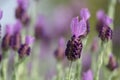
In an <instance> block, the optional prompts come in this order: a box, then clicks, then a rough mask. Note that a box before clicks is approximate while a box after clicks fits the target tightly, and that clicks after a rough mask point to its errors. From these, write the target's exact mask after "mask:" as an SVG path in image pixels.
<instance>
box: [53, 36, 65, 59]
mask: <svg viewBox="0 0 120 80" xmlns="http://www.w3.org/2000/svg"><path fill="white" fill-rule="evenodd" d="M64 47H65V40H64V38H63V37H61V38H60V40H59V44H58V48H57V49H56V51H55V53H54V55H55V58H56V59H57V60H58V61H60V60H63V59H64V57H65V52H64Z"/></svg>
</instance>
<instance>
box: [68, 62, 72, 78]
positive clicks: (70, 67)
mask: <svg viewBox="0 0 120 80" xmlns="http://www.w3.org/2000/svg"><path fill="white" fill-rule="evenodd" d="M71 69H72V61H71V62H70V66H69V73H68V80H71Z"/></svg>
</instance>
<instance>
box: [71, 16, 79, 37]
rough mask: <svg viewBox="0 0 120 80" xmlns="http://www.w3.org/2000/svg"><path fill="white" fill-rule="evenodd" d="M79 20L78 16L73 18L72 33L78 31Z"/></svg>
mask: <svg viewBox="0 0 120 80" xmlns="http://www.w3.org/2000/svg"><path fill="white" fill-rule="evenodd" d="M78 21H79V20H78V16H77V17H75V18H73V19H72V22H71V32H72V35H75V33H76V29H77V25H78Z"/></svg>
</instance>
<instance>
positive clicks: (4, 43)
mask: <svg viewBox="0 0 120 80" xmlns="http://www.w3.org/2000/svg"><path fill="white" fill-rule="evenodd" d="M11 36H12V27H11V25H6V33H5V36H4V37H3V39H2V45H1V47H2V49H3V50H5V51H6V50H8V49H9V47H10V41H11Z"/></svg>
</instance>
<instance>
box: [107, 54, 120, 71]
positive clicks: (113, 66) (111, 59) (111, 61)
mask: <svg viewBox="0 0 120 80" xmlns="http://www.w3.org/2000/svg"><path fill="white" fill-rule="evenodd" d="M107 68H108V69H109V70H110V71H113V70H115V69H116V68H118V63H117V61H116V59H115V57H114V56H113V55H112V54H111V55H110V57H109V61H108V64H107Z"/></svg>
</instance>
